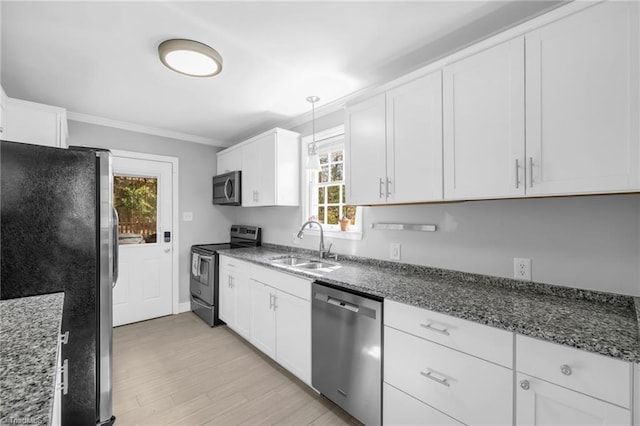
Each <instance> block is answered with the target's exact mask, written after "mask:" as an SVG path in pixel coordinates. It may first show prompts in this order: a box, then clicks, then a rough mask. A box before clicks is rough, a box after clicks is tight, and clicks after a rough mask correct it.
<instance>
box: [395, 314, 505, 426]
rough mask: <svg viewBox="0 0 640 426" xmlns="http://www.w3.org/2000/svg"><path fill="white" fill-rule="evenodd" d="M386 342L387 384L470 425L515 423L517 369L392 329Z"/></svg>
mask: <svg viewBox="0 0 640 426" xmlns="http://www.w3.org/2000/svg"><path fill="white" fill-rule="evenodd" d="M384 339H385V340H384V345H385V346H384V355H385V356H384V380H385V382H387V383H389V384H391V385H393V386H395V387H397V388H398V389H400V390H402V391H404V392H406V393H407V394H409V395H412V396H414V397H415V398H417V399H418V400H420V401H422V402H424V403H425V404H428V405H430V406H432V407H434V408H436V409H438V410H440V411H442V412H443V413H446V414H447V415H449V416H451V417H453V418H454V419H456V420H458V421H460V422H462V423H465V424H468V425H487V424H491V425H510V424H511V423H512V421H513V404H512V396H513V370H511V369H508V368H505V367H501V366H499V365H496V364H493V363H490V362H488V361H484V360H482V359H479V358H476V357H474V356H471V355H467V354H465V353H462V352H459V351H456V350H454V349H450V348H448V347H446V346H442V345H439V344H437V343H433V342H430V341H428V340H424V339H421V338H418V337H415V336H413V335H410V334H408V333H405V332H402V331H398V330H396V329H394V328H391V327H385V329H384ZM488 387H490V388H491V391H490V392H487V388H488ZM392 423H393V421H392Z"/></svg>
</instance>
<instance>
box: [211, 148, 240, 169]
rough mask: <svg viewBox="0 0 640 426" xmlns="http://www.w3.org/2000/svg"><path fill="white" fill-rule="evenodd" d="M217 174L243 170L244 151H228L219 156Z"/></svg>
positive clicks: (238, 149) (220, 153)
mask: <svg viewBox="0 0 640 426" xmlns="http://www.w3.org/2000/svg"><path fill="white" fill-rule="evenodd" d="M216 170H217V172H216V173H217V174H219V175H221V174H222V173H227V172H233V171H236V170H242V149H240V148H237V149H228V150H224V151H222V152H219V153H218V154H217V169H216Z"/></svg>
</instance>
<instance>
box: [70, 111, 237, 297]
mask: <svg viewBox="0 0 640 426" xmlns="http://www.w3.org/2000/svg"><path fill="white" fill-rule="evenodd" d="M67 143H68V145H90V146H96V147H103V148H109V149H119V150H125V151H134V152H144V153H150V154H156V155H167V156H172V157H177V158H178V159H179V167H178V170H179V176H178V179H179V200H178V202H179V214H180V224H179V229H178V232H177V233H176V232H175V231H174V235H177V238H178V250H179V253H180V260H179V268H180V270H179V277H180V283H179V285H180V291H179V293H180V303H186V302H188V301H189V268H190V266H191V265H190V260H189V250H190V248H191V246H192V245H193V244H206V243H222V242H227V241H228V240H229V228H230V226H231V224H232V222H233V216H234V211H233V210H231V209H229V208H225V207H220V206H214V205H213V204H212V203H211V178H212V176H213V175H215V172H216V155H215V153H216V151H218V150H219V149H218V148H215V147H212V146H207V145H202V144H196V143H191V142H185V141H179V140H175V139H169V138H163V137H159V136H152V135H148V134H143V133H137V132H131V131H127V130H120V129H114V128H111V127H103V126H97V125H94V124H87V123H81V122H77V121H71V120H69V140H68V141H67ZM183 212H192V213H193V221H192V222H184V221H182V213H183Z"/></svg>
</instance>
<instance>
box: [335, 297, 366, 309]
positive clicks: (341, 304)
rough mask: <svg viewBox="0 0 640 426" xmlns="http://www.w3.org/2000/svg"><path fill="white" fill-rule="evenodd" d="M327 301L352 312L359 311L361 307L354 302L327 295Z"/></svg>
mask: <svg viewBox="0 0 640 426" xmlns="http://www.w3.org/2000/svg"><path fill="white" fill-rule="evenodd" d="M327 303H328V304H330V305H333V306H337V307H339V308H344V309H347V310H349V311H351V312H358V311H359V310H360V307H359V306H358V305H354V304H353V303H349V302H345V301H344V300H340V299H336V298H335V297H331V296H327Z"/></svg>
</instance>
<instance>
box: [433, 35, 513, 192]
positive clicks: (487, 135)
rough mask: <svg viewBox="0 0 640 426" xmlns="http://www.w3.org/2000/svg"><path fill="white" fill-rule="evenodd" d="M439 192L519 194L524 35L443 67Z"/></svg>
mask: <svg viewBox="0 0 640 426" xmlns="http://www.w3.org/2000/svg"><path fill="white" fill-rule="evenodd" d="M443 103H444V197H445V199H473V198H498V197H499V198H502V197H513V196H523V195H524V193H525V192H524V180H523V177H524V174H523V172H524V170H523V167H524V39H523V38H522V37H519V38H516V39H514V40H511V41H508V42H505V43H502V44H499V45H497V46H494V47H492V48H490V49H487V50H485V51H483V52H480V53H478V54H476V55H473V56H470V57H468V58H466V59H463V60H461V61H458V62H456V63H453V64H451V65H449V66H447V67H445V68H444V95H443Z"/></svg>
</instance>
